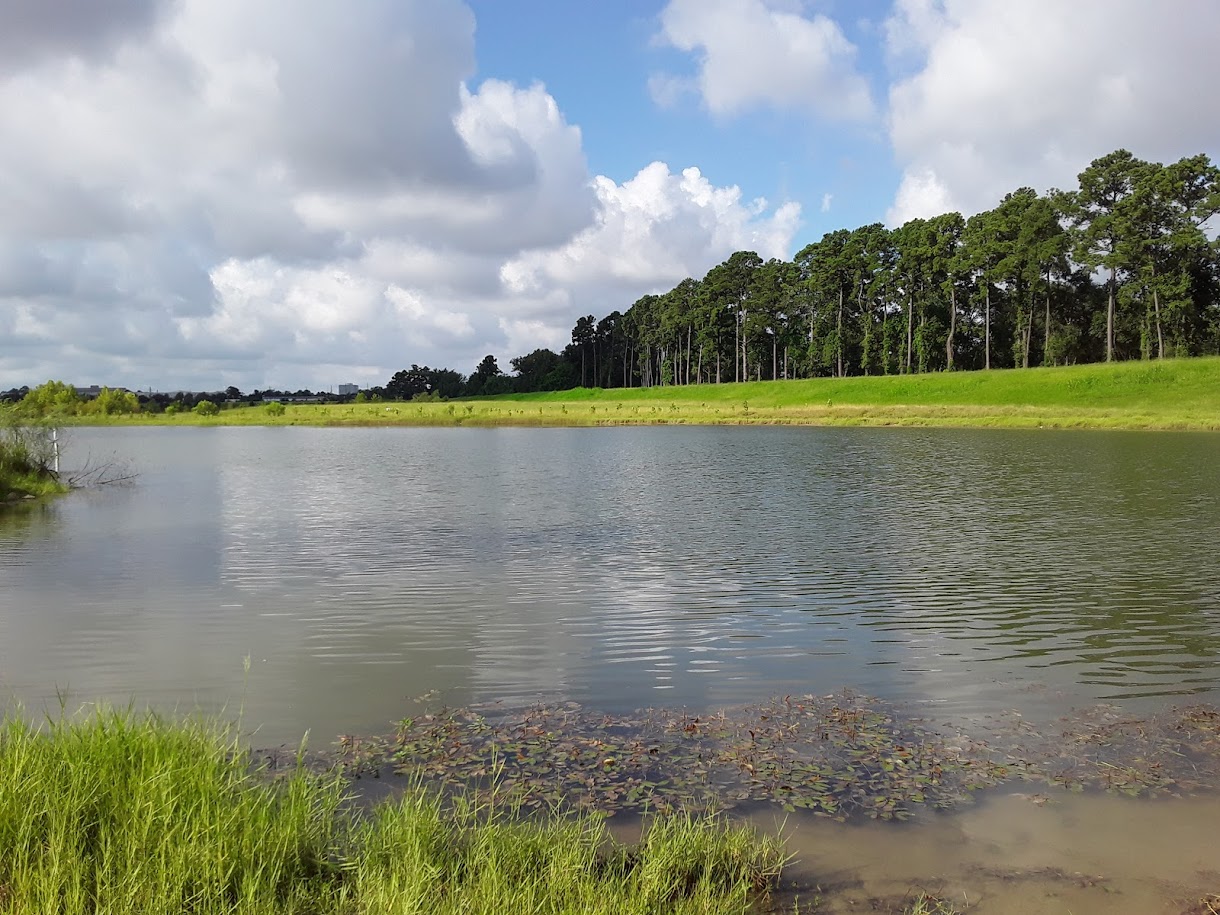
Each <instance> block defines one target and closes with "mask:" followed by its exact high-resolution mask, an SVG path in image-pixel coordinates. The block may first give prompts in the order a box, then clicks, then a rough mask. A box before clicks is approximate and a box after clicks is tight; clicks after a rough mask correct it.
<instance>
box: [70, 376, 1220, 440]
mask: <svg viewBox="0 0 1220 915" xmlns="http://www.w3.org/2000/svg"><path fill="white" fill-rule="evenodd" d="M68 422H79V423H82V424H90V423H96V424H122V425H130V424H136V425H179V426H180V425H204V426H212V425H309V426H344V425H352V426H369V425H414V426H508V425H511V426H600V425H621V424H641V425H651V424H794V425H855V426H973V427H988V426H996V427H1008V428H1088V429H1191V430H1220V358H1205V359H1174V360H1164V361H1158V362H1123V363H1115V364H1111V365H1105V364H1095V365H1081V366H1067V367H1062V368H1036V369H1007V370H997V371H990V372H953V373H937V374H928V375H906V376H886V377H876V378H842V379H835V378H816V379H808V380H800V381H763V382H751V383H745V384H723V385H714V384H706V385H692V386H683V387H656V388H630V389H625V390H624V389H608V390H601V389H596V388H595V389H587V388H582V389H577V390H574V391H562V392H557V393H550V394H526V395H506V396H501V397H492V398H484V399H474V400H458V401H452V402H449V403H436V402H430V403H385V404H351V405H313V404H300V405H291V406H288V407H287V409H286V410H285V411H284V413H283V415H280V416H276V415H272V414H271V413H269V412H268V410H267V408H266V407H263V406H257V407H246V408H238V409H233V410H224V411H222V412H221V413H220V415H219V416H216V417H214V418H205V417H200V416H197V415H195V414H181V415H178V416H149V415H136V416H113V417H100V416H99V417H79V418H74V419H70V420H68Z"/></svg>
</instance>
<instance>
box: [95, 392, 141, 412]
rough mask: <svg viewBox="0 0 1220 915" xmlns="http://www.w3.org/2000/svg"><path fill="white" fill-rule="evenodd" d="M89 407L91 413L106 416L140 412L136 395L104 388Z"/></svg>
mask: <svg viewBox="0 0 1220 915" xmlns="http://www.w3.org/2000/svg"><path fill="white" fill-rule="evenodd" d="M89 406H90V412H94V413H101V414H102V415H104V416H113V415H116V414H127V413H138V412H140V401H139V398H137V397H136V395H135V394H132V393H131V392H130V391H119V390H115V389H112V388H102V389H101V391H100V392H98V395H97V397H95V398H94V399H93V402H92V403H91V404H90V405H89Z"/></svg>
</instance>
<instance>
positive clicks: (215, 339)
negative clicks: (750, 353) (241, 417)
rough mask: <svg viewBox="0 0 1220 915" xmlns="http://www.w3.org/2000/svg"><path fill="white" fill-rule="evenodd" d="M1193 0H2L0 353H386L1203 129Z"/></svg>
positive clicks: (74, 360)
mask: <svg viewBox="0 0 1220 915" xmlns="http://www.w3.org/2000/svg"><path fill="white" fill-rule="evenodd" d="M1217 35H1220V4H1218V3H1216V2H1215V0H1165V2H1162V3H1153V2H1151V0H1071V2H1065V0H1021V2H1019V3H1014V2H1012V0H807V2H803V0H617V2H614V3H592V2H572V0H519V2H518V0H511V2H510V0H467V2H460V0H343V2H339V0H259V2H258V3H250V2H248V0H0V388H8V387H13V386H20V385H26V384H28V385H34V384H38V383H40V382H42V381H46V380H48V379H51V378H55V379H61V380H64V381H68V382H70V383H73V384H78V385H88V384H104V385H110V386H123V387H127V388H131V389H133V390H148V389H153V390H169V391H173V390H179V389H183V390H219V389H222V388H224V387H227V386H229V385H236V386H238V387H240V388H242V389H243V390H247V391H250V390H255V389H259V388H272V387H274V388H287V389H292V390H295V389H299V388H310V389H316V390H327V389H330V388H333V387H334V386H336V385H338V384H341V383H356V384H361V385H376V384H384V383H385V382H386V381H387V380H388V379H389V377H390V376H391V375H392V374H393V373H394V372H395V371H397V370H398V369H401V368H404V367H407V366H409V365H411V364H420V365H431V366H434V367H441V366H443V367H448V368H454V369H457V370H458V371H460V372H463V373H464V374H468V373H469V372H470V371H472V370H473V368H474V367H475V365H477V364H478V362H479V361H480V359H482V357H483V356H485V355H487V354H492V355H494V356H496V357H497V359H498V360H499V361H500V364H501V366H502V367H504V368H505V369H506V370H507V369H508V368H509V365H508V360H509V359H510V358H511V357H512V356H515V355H521V354H523V353H526V352H529V351H531V350H533V349H536V348H538V347H550V348H553V349H556V350H560V349H562V348H563V346H564V345H566V344H567V343H568V342H570V339H571V330H572V326H573V324H574V323H575V321H576V319H577V318H578V317H580V316H582V315H586V314H592V315H594V316H596V317H598V318H600V317H603V316H604V315H606V314H608V313H609V312H610V311H613V310H616V309H617V310H620V311H625V310H626V309H627V308H628V307H630V305H631V304H632V303H633V302H634V301H635V300H636V299H638V298H639V297H640V296H642V295H644V294H647V293H650V292H663V291H665V290H667V289H670V288H672V287H673V286H674V285H676V284H677V283H678V282H680V281H681V280H682V279H684V278H686V277H688V276H693V277H696V278H699V277H702V276H703V275H704V274H705V273H706V272H707V270H708V269H709V268H710V267H712V266H713V265H715V264H717V263H719V262H721V261H723V260H724V259H726V258H727V257H728V256H729V255H730V254H732V253H733V252H734V251H737V250H754V251H756V252H758V253H759V254H760V255H762V256H763V257H764V258H766V257H783V258H791V257H792V256H793V255H794V254H795V253H796V252H797V251H799V250H800V249H801V248H802V247H804V246H805V245H807V244H809V243H811V242H813V241H816V240H818V239H819V238H820V237H821V236H822V234H824V233H825V232H828V231H832V230H834V229H838V228H855V227H856V226H860V225H864V224H867V223H872V222H884V223H886V224H888V225H899V224H901V223H902V222H903V221H905V220H907V219H909V218H912V217H917V216H925V217H926V216H932V215H936V214H938V213H942V212H946V211H949V210H960V211H961V212H963V213H964V214H966V215H970V214H972V213H975V212H978V211H980V210H984V209H988V208H990V207H992V206H994V205H995V204H996V203H998V202H999V200H1000V198H1001V197H1002V196H1003V195H1004V194H1005V193H1007V192H1009V191H1011V190H1015V189H1017V188H1019V187H1022V186H1031V187H1034V188H1035V189H1037V190H1039V191H1046V190H1048V189H1050V188H1054V187H1070V186H1072V185H1073V184H1074V182H1075V176H1076V175H1077V174H1078V173H1079V172H1080V171H1081V170H1082V169H1083V168H1084V167H1086V166H1087V165H1088V163H1089V162H1090V161H1091V160H1092V159H1094V158H1096V157H1098V156H1101V155H1104V154H1106V153H1108V152H1111V151H1112V150H1114V149H1117V148H1120V147H1123V148H1127V149H1130V150H1131V151H1132V152H1134V153H1135V154H1136V155H1138V156H1141V157H1143V158H1147V159H1153V160H1157V161H1172V160H1176V159H1178V158H1181V157H1183V156H1188V155H1194V154H1197V153H1206V154H1208V155H1210V156H1211V157H1212V158H1213V159H1220V93H1217V92H1215V91H1214V89H1215V87H1216V85H1218V84H1220V55H1217V54H1215V53H1214V51H1213V47H1212V45H1213V43H1214V39H1215V36H1217Z"/></svg>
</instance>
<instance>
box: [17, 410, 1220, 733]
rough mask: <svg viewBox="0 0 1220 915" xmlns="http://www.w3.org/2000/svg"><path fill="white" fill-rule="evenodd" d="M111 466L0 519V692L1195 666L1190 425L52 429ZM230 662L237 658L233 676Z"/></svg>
mask: <svg viewBox="0 0 1220 915" xmlns="http://www.w3.org/2000/svg"><path fill="white" fill-rule="evenodd" d="M67 438H68V442H67V443H66V446H65V450H66V457H65V463H68V464H71V463H72V462H73V461H74V460H75V461H77V462H80V461H83V460H85V459H86V458H88V459H90V460H92V461H94V462H98V461H109V460H114V461H117V462H119V463H121V464H125V465H128V466H129V467H130V469H131V470H133V471H135V472H136V473H137V474H138V480H137V482H136V483H135V484H134V485H131V486H122V487H110V488H106V489H102V490H100V491H96V492H88V493H76V494H73V495H71V496H69V497H67V498H65V499H62V500H59V501H56V502H54V503H52V504H50V505H47V506H42V507H37V508H35V509H34V510H32V511H19V512H15V513H10V514H7V515H5V516H3V517H0V595H2V600H3V604H2V608H0V695H3V696H4V697H5V698H8V699H11V700H17V701H20V702H22V703H24V704H25V705H26V706H27V707H31V706H33V707H37V706H40V705H42V704H45V703H47V702H48V701H49V702H51V703H55V702H57V701H60V699H61V698H63V697H65V696H66V698H67V701H68V703H69V704H70V705H75V704H77V703H79V702H86V701H92V700H95V699H99V698H105V699H109V700H112V701H118V702H127V701H135V702H137V703H139V704H143V703H146V702H151V703H155V704H158V705H160V706H162V707H172V708H177V709H179V710H187V709H193V708H203V709H207V710H216V709H222V708H223V709H227V710H228V712H229V713H230V714H235V713H236V712H237V711H238V710H240V709H244V712H243V722H244V723H246V724H248V725H250V726H252V727H253V726H257V727H258V728H259V729H260V730H259V735H260V738H261V739H262V740H264V741H268V742H280V741H296V740H299V739H300V737H301V735H302V734H303V733H304V732H305V731H306V730H307V729H309V730H312V731H313V732H314V734H315V735H318V736H320V737H322V738H323V739H325V740H329V739H331V738H332V737H333V736H334V735H336V734H338V733H345V732H353V731H357V732H361V731H362V732H369V731H380V730H384V729H385V728H386V726H387V724H388V723H389V722H391V721H393V720H396V719H397V718H399V717H401V716H402V715H403V714H405V712H406V710H407V699H408V698H409V697H412V696H416V695H418V694H420V693H423V692H425V691H427V690H432V689H439V690H441V691H442V694H443V695H444V696H445V698H446V699H448V700H449V701H451V702H454V703H464V702H470V701H492V700H503V701H505V702H507V703H511V704H516V703H524V702H531V701H534V700H537V699H554V698H562V699H574V700H576V701H579V702H582V703H585V704H589V705H593V706H596V707H599V708H605V709H607V710H611V711H625V710H630V709H633V708H640V707H649V706H658V705H681V706H688V707H692V708H696V709H697V708H706V707H712V706H720V705H725V704H735V703H738V702H747V701H753V700H757V699H761V698H765V697H767V696H771V695H776V694H784V693H792V694H803V693H810V692H814V693H824V692H828V691H832V690H835V689H839V688H843V687H852V688H856V689H859V690H862V691H864V692H867V693H870V694H875V695H879V696H883V697H886V698H890V699H905V700H912V701H918V702H932V703H935V704H936V705H937V707H938V709H939V710H941V711H943V713H944V714H945V715H947V716H949V715H952V716H959V717H962V716H965V717H969V716H973V715H984V714H987V713H990V712H992V711H995V710H997V709H1000V708H1008V707H1011V706H1013V705H1014V704H1017V705H1022V706H1025V707H1028V708H1032V709H1034V710H1038V709H1041V710H1044V711H1047V712H1049V713H1057V712H1059V711H1062V710H1064V709H1067V708H1070V707H1071V706H1073V705H1079V704H1087V703H1094V702H1098V701H1113V702H1119V703H1123V704H1125V705H1129V706H1132V707H1136V708H1139V707H1149V706H1155V705H1158V704H1163V703H1165V702H1172V701H1180V700H1181V699H1182V698H1183V697H1187V696H1192V695H1193V696H1198V697H1201V698H1204V699H1209V698H1210V699H1213V700H1214V699H1215V698H1216V694H1217V690H1218V689H1220V663H1218V661H1217V658H1218V654H1220V562H1217V558H1216V552H1215V550H1216V544H1217V543H1220V461H1218V460H1217V458H1218V457H1220V437H1217V436H1213V435H1191V434H1182V435H1177V434H1169V433H1158V434H1139V433H1100V432H1088V433H1071V432H1056V433H1051V432H1001V431H953V430H886V429H876V430H874V429H847V430H834V429H805V428H796V429H793V428H675V427H669V428H617V429H543V430H529V429H478V430H476V429H310V428H274V429H261V428H232V429H211V428H190V427H188V428H181V429H173V428H153V429H138V428H127V429H123V428H119V429H80V430H73V431H72V432H71V433H70V435H69V436H67ZM247 660H248V663H249V671H248V673H247V672H245V670H244V667H245V664H246V662H247Z"/></svg>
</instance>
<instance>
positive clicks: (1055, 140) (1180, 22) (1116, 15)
mask: <svg viewBox="0 0 1220 915" xmlns="http://www.w3.org/2000/svg"><path fill="white" fill-rule="evenodd" d="M886 31H887V36H888V38H887V42H888V49H889V51H890V55H891V59H892V61H893V62H894V65H895V66H896V67H897V68H899V69H900V70H902V71H903V72H905V73H907V75H906V76H903V77H902V78H900V79H898V80H896V82H895V83H894V85H893V86H892V87H891V90H890V135H891V140H892V143H893V146H894V150H895V153H896V156H897V158H898V160H899V162H900V163H902V164H903V166H904V168H905V173H904V176H903V179H902V183H901V187H900V190H899V192H898V197H897V199H896V201H895V203H894V206H893V208H892V209H891V211H890V214H889V220H890V222H891V223H899V222H902V221H903V220H905V219H906V218H909V217H911V216H928V215H932V214H933V213H934V212H942V211H943V209H944V208H945V207H949V206H952V207H954V208H961V209H963V210H964V211H966V212H967V213H968V214H969V213H972V212H977V211H978V210H980V209H986V208H988V207H991V206H994V205H995V204H996V203H998V202H999V200H1000V199H1001V198H1002V197H1003V195H1004V194H1005V193H1007V192H1008V191H1011V190H1015V189H1016V188H1018V187H1020V186H1022V185H1030V186H1033V187H1035V188H1036V189H1038V190H1042V191H1044V190H1047V189H1048V188H1049V187H1052V186H1060V187H1066V186H1071V185H1073V184H1074V183H1075V176H1076V175H1077V173H1078V172H1080V171H1081V170H1082V169H1083V168H1084V167H1085V166H1087V165H1088V163H1089V162H1090V161H1091V160H1092V159H1094V158H1096V157H1098V156H1101V155H1105V154H1106V153H1108V152H1111V151H1112V150H1114V149H1117V148H1120V147H1123V148H1128V149H1131V150H1132V151H1133V152H1134V153H1135V154H1136V155H1140V156H1144V157H1147V158H1157V159H1176V158H1179V157H1181V156H1183V155H1191V154H1194V153H1197V152H1207V153H1209V154H1214V153H1216V152H1217V151H1218V150H1220V96H1216V95H1215V93H1212V92H1210V91H1209V89H1208V87H1210V86H1212V85H1214V84H1215V83H1216V82H1217V80H1218V79H1220V58H1218V57H1217V56H1216V55H1215V54H1214V49H1213V47H1212V46H1213V44H1214V36H1215V35H1216V34H1218V33H1220V6H1218V5H1217V4H1215V3H1213V2H1211V0H1176V2H1174V3H1170V4H1149V3H1146V2H1144V0H1074V2H1071V3H1063V2H1060V0H1023V2H1021V3H1013V2H1009V0H897V3H896V5H895V11H894V14H893V16H892V18H891V19H890V21H889V23H888V26H887V30H886Z"/></svg>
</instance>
